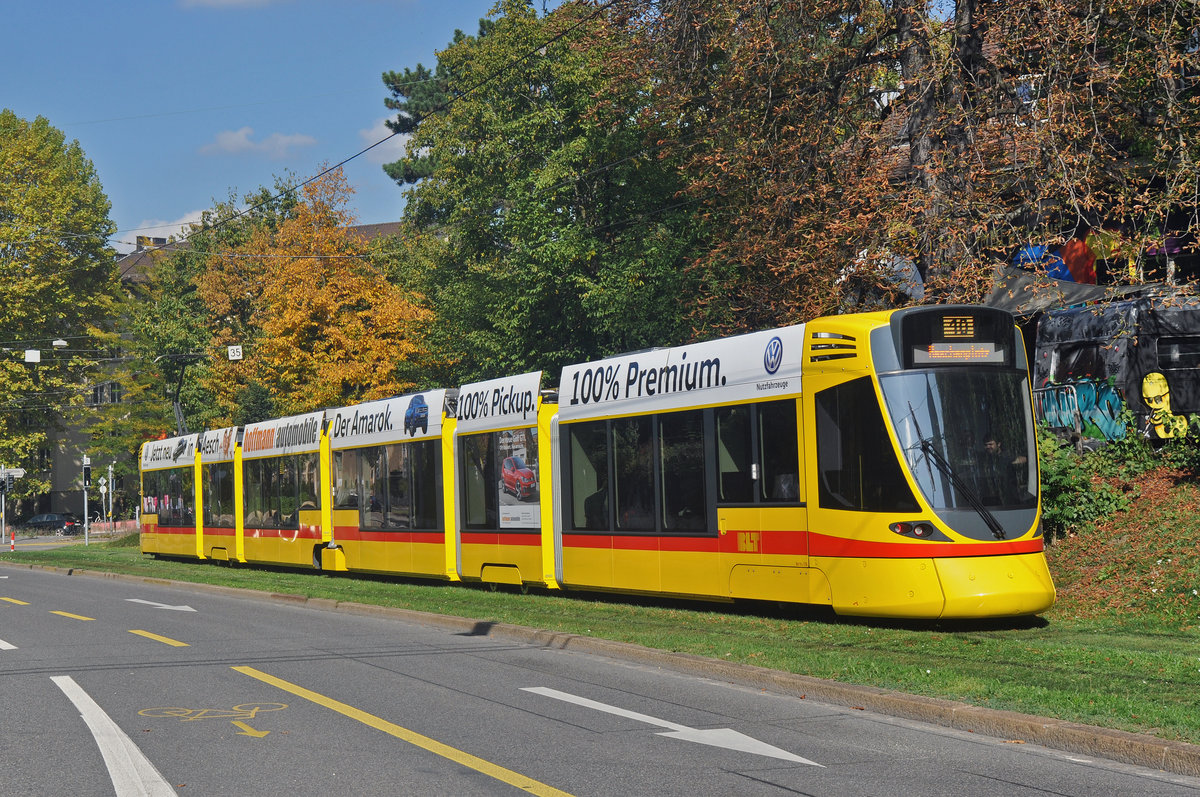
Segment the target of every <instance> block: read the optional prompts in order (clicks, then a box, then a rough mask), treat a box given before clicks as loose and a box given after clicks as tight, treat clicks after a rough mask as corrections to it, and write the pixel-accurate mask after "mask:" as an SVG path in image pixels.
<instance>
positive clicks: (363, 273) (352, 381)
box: [197, 169, 423, 423]
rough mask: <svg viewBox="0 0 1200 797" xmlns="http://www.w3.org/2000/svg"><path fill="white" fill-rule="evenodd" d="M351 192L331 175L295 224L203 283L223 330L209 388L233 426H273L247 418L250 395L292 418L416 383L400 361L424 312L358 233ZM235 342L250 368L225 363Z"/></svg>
mask: <svg viewBox="0 0 1200 797" xmlns="http://www.w3.org/2000/svg"><path fill="white" fill-rule="evenodd" d="M349 195H350V188H349V186H348V185H347V183H346V180H345V177H344V175H343V173H342V171H341V170H340V169H335V170H333V171H330V172H328V173H326V174H324V175H323V176H321V177H319V178H317V179H315V180H313V181H310V182H309V183H307V184H305V185H304V187H303V189H302V199H301V200H300V201H299V202H298V203H297V204H296V206H295V207H294V209H293V215H292V216H290V217H289V218H284V219H281V220H280V221H279V223H278V225H275V226H272V225H263V226H260V227H257V228H256V229H254V230H253V231H252V233H251V235H250V237H249V239H248V240H246V241H245V243H243V244H241V245H240V246H237V247H234V248H232V249H230V250H227V251H220V252H212V253H210V254H209V259H208V263H207V268H206V270H205V271H204V273H203V274H201V275H199V276H198V277H197V284H198V286H199V294H200V298H201V299H202V300H203V302H204V304H205V307H206V309H207V312H208V315H209V319H210V331H211V333H212V337H211V339H210V341H209V343H208V347H209V352H210V358H209V362H210V369H211V370H210V371H209V373H208V375H207V376H206V377H205V381H206V384H207V386H208V387H209V389H211V390H212V392H213V395H214V399H215V403H216V405H217V407H218V408H220V413H221V417H222V418H223V419H224V420H225V421H226V422H234V421H235V420H236V421H237V422H239V423H245V422H249V421H254V420H262V418H257V417H253V418H252V417H245V416H244V415H239V413H238V408H239V407H241V406H242V405H243V404H247V403H248V401H249V399H250V398H254V399H255V403H256V405H257V406H259V407H260V408H261V411H263V412H265V411H266V410H267V409H269V410H270V412H271V414H273V415H286V414H294V413H299V412H307V411H311V410H314V409H319V408H322V407H331V406H342V405H345V404H351V403H354V402H357V401H364V400H371V399H378V398H384V397H386V396H390V395H395V394H397V393H401V392H404V391H405V390H407V389H410V388H411V387H413V384H412V383H411V382H409V381H406V380H405V379H404V378H403V377H402V376H401V373H402V368H401V363H403V362H404V361H405V360H406V359H407V358H408V357H410V356H412V355H414V353H415V352H416V345H415V343H414V340H413V339H414V337H415V330H416V328H417V327H418V325H420V324H421V323H422V320H423V313H422V311H421V310H420V309H419V307H418V306H416V305H415V304H414V303H413V302H411V301H410V300H409V298H408V297H406V296H404V295H402V294H401V293H400V291H399V290H398V289H397V288H396V287H395V286H393V285H391V284H390V283H389V282H388V281H387V279H386V278H385V277H384V275H383V273H382V271H381V270H380V268H379V267H377V266H376V265H375V264H374V263H373V262H371V258H370V256H369V252H368V249H367V246H366V244H365V243H364V242H363V241H362V240H361V239H359V238H358V237H356V236H355V235H354V233H353V232H352V230H351V229H350V225H351V224H352V221H353V219H352V217H351V215H350V213H349V212H348V211H347V210H346V209H345V205H346V202H347V199H348V197H349ZM231 344H238V345H241V346H242V347H243V350H244V352H245V353H246V358H245V359H244V360H242V361H234V362H230V361H229V360H227V359H225V347H226V346H228V345H231ZM264 393H265V394H266V395H267V396H269V398H270V402H269V408H268V407H267V406H265V405H264V402H263V398H264Z"/></svg>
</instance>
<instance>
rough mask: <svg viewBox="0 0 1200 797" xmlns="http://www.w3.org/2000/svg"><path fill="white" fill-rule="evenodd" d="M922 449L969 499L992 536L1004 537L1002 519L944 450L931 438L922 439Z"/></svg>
mask: <svg viewBox="0 0 1200 797" xmlns="http://www.w3.org/2000/svg"><path fill="white" fill-rule="evenodd" d="M921 451H923V452H924V453H925V456H926V457H928V458H929V461H930V462H932V463H933V465H934V467H936V468H937V469H938V470H939V471H941V472H942V475H943V476H945V477H946V478H947V479H949V480H950V483H951V484H953V485H954V488H955V489H956V490H958V492H959V494H960V495H961V496H962V497H963V498H965V499H967V503H968V504H970V505H971V508H972V509H974V510H975V512H976V513H977V514H978V515H979V516H980V517H981V518H983V522H984V523H986V524H987V527H988V528H989V529H991V532H992V536H993V537H995V538H996V539H998V540H1002V539H1004V526H1002V525H1000V521H999V520H997V519H996V516H995V515H993V514H992V512H991V510H989V509H988V508H987V507H986V506H984V504H983V499H982V498H980V497H979V493H977V492H975V488H973V487H972V486H971V485H969V484H967V482H966V481H965V480H964V479H963V478H962V477H961V476H959V475H958V472H957V471H955V470H954V466H953V465H951V464H950V462H949V461H948V460H947V459H946V458H945V457H944V456H942V452H940V451H938V450H937V446H935V445H934V444H933V441H932V440H929V439H922V440H921Z"/></svg>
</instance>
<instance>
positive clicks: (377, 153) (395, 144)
mask: <svg viewBox="0 0 1200 797" xmlns="http://www.w3.org/2000/svg"><path fill="white" fill-rule="evenodd" d="M388 118H390V117H388ZM386 122H387V118H383V119H376V120H375V124H374V126H372V127H369V128H367V129H365V130H359V131H358V137H359V139H360V140H361V141H362V145H363V146H364V147H369V146H371V145H372V144H374V143H375V142H376V141H383V140H384V139H385V138H387V139H388V140H387V141H384V142H383V143H382V144H380V145H379V146H378V147H375V149H373V150H371V151H370V152H368V153H367V154H366V155H365V157H366V159H367V160H368V161H370V162H371V163H375V164H383V163H391V162H392V161H397V160H400V159H401V158H403V157H404V149H405V147H407V146H408V140H409V139H410V138H412V136H411V135H409V134H408V133H404V134H403V135H399V136H392V137H391V138H388V136H391V135H392V131H391V130H390V129H389V128H388V126H387V124H386Z"/></svg>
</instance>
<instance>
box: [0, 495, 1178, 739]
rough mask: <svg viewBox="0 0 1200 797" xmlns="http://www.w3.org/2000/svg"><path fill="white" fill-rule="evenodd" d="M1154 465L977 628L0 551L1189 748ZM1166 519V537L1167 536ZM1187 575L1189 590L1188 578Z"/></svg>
mask: <svg viewBox="0 0 1200 797" xmlns="http://www.w3.org/2000/svg"><path fill="white" fill-rule="evenodd" d="M1198 497H1200V496H1198V494H1197V491H1196V489H1195V487H1194V486H1193V485H1192V484H1191V482H1190V480H1185V479H1181V478H1176V477H1175V476H1172V475H1171V474H1170V473H1164V472H1156V473H1155V474H1150V475H1149V476H1147V477H1146V482H1145V483H1144V484H1142V485H1141V499H1140V500H1139V505H1138V507H1137V511H1136V512H1129V513H1119V514H1118V515H1117V516H1114V517H1112V518H1109V519H1108V521H1107V522H1105V523H1103V524H1097V525H1096V527H1094V528H1089V529H1087V530H1086V531H1084V532H1081V533H1080V534H1079V535H1077V536H1074V537H1068V538H1067V539H1064V540H1060V541H1058V542H1056V543H1055V544H1054V545H1053V546H1051V547H1050V549H1049V551H1048V559H1049V561H1050V563H1051V570H1052V572H1053V573H1054V575H1055V579H1056V583H1057V585H1058V589H1059V602H1058V604H1057V605H1056V606H1055V607H1054V608H1053V609H1052V610H1051V611H1050V612H1048V613H1046V614H1045V615H1044V616H1043V617H1042V618H1038V619H1036V620H1031V621H1023V622H1016V623H1013V622H1009V623H990V624H974V625H966V624H949V623H893V622H883V621H859V620H852V619H846V618H836V617H831V616H828V615H827V614H825V613H815V612H810V613H804V612H803V611H791V612H781V611H777V610H773V609H771V608H768V607H762V606H756V607H751V608H750V609H741V608H737V609H733V610H731V609H730V608H729V607H724V606H713V605H708V604H697V603H678V602H670V601H656V600H651V599H632V598H624V597H619V596H608V597H602V598H601V597H597V596H594V595H593V596H565V595H561V594H551V593H533V594H529V595H522V594H519V593H516V592H506V591H496V592H493V591H490V590H487V589H478V588H469V587H463V586H456V585H447V584H437V583H419V582H411V581H401V580H395V579H383V578H379V579H373V578H354V577H347V576H344V575H343V576H336V575H321V574H314V573H311V572H292V571H286V570H276V569H268V568H248V567H228V566H219V565H214V564H200V563H194V562H177V561H170V560H156V559H152V558H149V557H144V556H142V555H141V554H140V553H139V552H138V550H137V548H136V547H133V546H131V545H130V544H129V541H128V540H125V541H117V542H115V543H103V544H93V545H90V546H86V547H85V546H83V545H72V546H68V547H65V548H60V549H56V550H44V551H27V552H21V551H18V552H16V553H8V552H5V553H2V554H0V560H4V561H11V562H16V563H27V564H48V565H55V566H58V567H71V568H84V569H94V570H103V571H108V572H117V573H128V574H132V575H141V576H151V577H155V578H164V579H173V580H179V581H189V582H201V583H210V584H220V585H226V586H232V587H241V588H245V589H254V590H265V591H270V592H282V593H288V594H296V595H304V596H307V597H320V598H329V599H333V600H340V601H354V602H359V603H368V604H378V605H381V606H395V607H401V608H407V609H414V610H418V611H427V612H435V613H439V614H449V615H455V616H462V617H469V618H474V619H478V620H483V621H491V622H504V623H513V624H516V625H524V626H531V627H535V628H543V629H547V630H552V631H560V632H565V633H573V634H583V635H588V636H594V637H602V638H605V639H613V640H619V641H624V642H633V643H636V644H640V645H645V646H648V647H652V648H657V649H661V650H668V651H673V652H685V653H693V654H697V655H702V656H709V657H713V658H719V659H725V660H730V661H739V662H745V663H749V664H755V665H758V666H762V667H769V668H772V669H778V670H784V671H788V672H794V673H802V674H805V675H811V676H815V677H819V678H829V679H834V680H838V681H842V682H846V683H854V684H861V685H867V686H876V687H881V688H885V689H895V690H899V691H903V692H908V693H911V694H919V695H927V696H932V697H940V698H947V699H951V700H960V701H964V702H966V703H970V704H972V705H978V706H985V707H989V708H996V709H1006V710H1010V711H1019V712H1024V713H1028V714H1035V715H1039V716H1044V717H1053V718H1058V719H1063V720H1068V721H1074V722H1083V723H1087V724H1091V725H1099V726H1103V727H1108V728H1115V729H1120V730H1127V731H1134V732H1141V733H1150V734H1154V735H1156V736H1159V737H1161V738H1165V739H1178V740H1182V741H1187V742H1192V743H1200V712H1197V711H1196V710H1195V696H1196V694H1197V693H1200V595H1196V594H1195V593H1194V592H1192V591H1191V590H1193V589H1196V588H1197V587H1196V586H1194V585H1197V584H1198V583H1200V579H1198V578H1197V576H1198V575H1200V570H1198V569H1197V568H1198V567H1200V565H1198V564H1197V561H1198V557H1197V556H1196V554H1197V553H1198V552H1200V513H1196V512H1194V511H1191V507H1193V506H1194V502H1196V501H1197V500H1198ZM1166 529H1169V530H1170V531H1169V533H1164V530H1166ZM1189 585H1193V586H1189Z"/></svg>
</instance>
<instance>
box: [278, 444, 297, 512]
mask: <svg viewBox="0 0 1200 797" xmlns="http://www.w3.org/2000/svg"><path fill="white" fill-rule="evenodd" d="M278 488H279V514H278V518H279V525H280V526H281V527H283V528H297V527H298V526H299V525H300V458H299V457H297V456H291V457H280V458H279V481H278Z"/></svg>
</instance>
